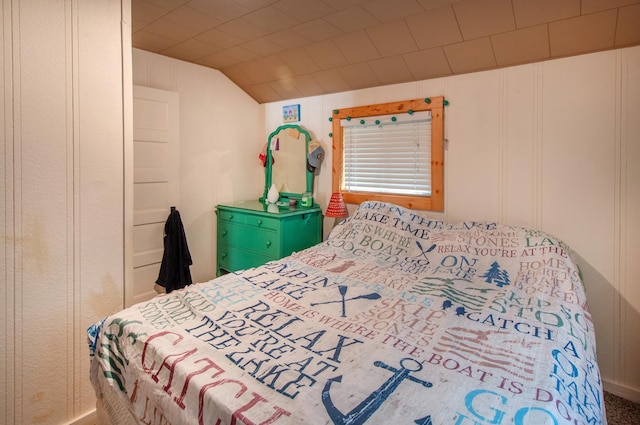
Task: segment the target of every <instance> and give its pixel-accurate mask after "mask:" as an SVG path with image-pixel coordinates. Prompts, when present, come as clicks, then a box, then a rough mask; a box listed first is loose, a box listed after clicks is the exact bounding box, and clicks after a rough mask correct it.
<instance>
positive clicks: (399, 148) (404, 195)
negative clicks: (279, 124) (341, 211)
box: [332, 97, 444, 211]
mask: <svg viewBox="0 0 640 425" xmlns="http://www.w3.org/2000/svg"><path fill="white" fill-rule="evenodd" d="M443 105H444V98H443V97H435V98H427V99H416V100H410V101H405V102H392V103H384V104H378V105H369V106H360V107H354V108H345V109H340V110H334V111H333V114H332V121H333V152H334V154H333V191H334V192H342V195H343V197H344V200H345V202H347V203H354V204H359V203H361V202H364V201H367V200H378V201H385V202H392V203H394V204H398V205H402V206H406V207H408V208H415V209H423V210H432V211H442V210H443V209H444V192H443V166H444V164H443V159H444V153H443V136H444V134H443V133H444V127H443V113H444V111H443Z"/></svg>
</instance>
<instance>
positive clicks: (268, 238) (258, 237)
mask: <svg viewBox="0 0 640 425" xmlns="http://www.w3.org/2000/svg"><path fill="white" fill-rule="evenodd" d="M218 244H219V245H223V246H234V247H236V248H242V249H246V250H251V251H254V252H258V253H263V254H266V255H269V256H274V258H277V255H278V252H280V235H279V233H278V232H276V231H275V230H270V229H268V228H263V229H262V230H261V231H256V229H255V228H254V227H251V226H246V225H239V224H236V223H233V224H232V223H220V224H219V225H218Z"/></svg>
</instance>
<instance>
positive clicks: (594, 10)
mask: <svg viewBox="0 0 640 425" xmlns="http://www.w3.org/2000/svg"><path fill="white" fill-rule="evenodd" d="M132 31H133V47H135V48H138V49H142V50H146V51H150V52H155V53H158V54H161V55H165V56H170V57H173V58H176V59H180V60H184V61H187V62H192V63H196V64H199V65H203V66H206V67H210V68H214V69H218V70H220V71H221V72H222V73H224V74H225V75H226V76H227V77H228V78H229V79H231V80H232V81H233V82H234V83H235V84H237V85H238V86H239V87H241V88H242V89H243V90H244V91H246V92H247V93H248V94H249V95H250V96H252V97H253V98H254V99H255V100H256V101H258V102H260V103H265V102H273V101H278V100H286V99H292V98H299V97H306V96H314V95H320V94H325V93H334V92H340V91H348V90H356V89H362V88H367V87H373V86H381V85H386V84H395V83H402V82H408V81H417V80H425V79H430V78H437V77H443V76H448V75H455V74H463V73H468V72H474V71H480V70H486V69H494V68H500V67H506V66H511V65H518V64H524V63H530V62H537V61H543V60H547V59H552V58H560V57H565V56H571V55H577V54H583V53H589V52H595V51H601V50H607V49H613V48H618V47H625V46H632V45H638V44H640V0H462V1H457V0H132Z"/></svg>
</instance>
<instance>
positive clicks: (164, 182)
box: [125, 86, 180, 306]
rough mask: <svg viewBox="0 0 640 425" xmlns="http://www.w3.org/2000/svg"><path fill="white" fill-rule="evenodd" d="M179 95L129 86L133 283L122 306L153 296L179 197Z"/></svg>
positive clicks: (126, 292) (126, 291)
mask: <svg viewBox="0 0 640 425" xmlns="http://www.w3.org/2000/svg"><path fill="white" fill-rule="evenodd" d="M178 108H179V101H178V93H175V92H169V91H164V90H158V89H152V88H148V87H141V86H134V88H133V262H132V264H133V279H129V281H128V282H127V284H126V287H125V305H126V306H130V305H132V304H135V303H138V302H142V301H146V300H147V299H149V298H151V297H153V296H154V295H156V294H157V293H156V291H155V290H154V285H155V281H156V279H157V278H158V272H159V271H160V263H161V262H162V254H163V252H164V246H163V236H164V223H165V222H166V220H167V217H168V216H169V212H170V210H171V207H172V206H177V202H178V198H179V171H180V163H179V121H178V120H179V116H178Z"/></svg>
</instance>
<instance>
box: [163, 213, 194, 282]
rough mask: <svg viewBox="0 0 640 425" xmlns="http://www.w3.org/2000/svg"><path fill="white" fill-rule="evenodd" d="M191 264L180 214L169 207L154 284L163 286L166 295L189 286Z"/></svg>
mask: <svg viewBox="0 0 640 425" xmlns="http://www.w3.org/2000/svg"><path fill="white" fill-rule="evenodd" d="M191 264H193V263H192V261H191V253H189V246H188V245H187V236H186V235H185V233H184V227H183V226H182V220H181V219H180V213H179V212H178V210H176V209H175V207H171V213H170V214H169V218H168V219H167V222H166V223H165V225H164V253H163V254H162V264H161V265H160V274H159V276H158V280H156V283H157V284H158V285H160V286H163V287H164V288H165V289H166V291H167V293H169V292H171V291H173V290H174V289H181V288H184V287H185V286H187V285H191V283H193V282H192V281H191V272H190V271H189V266H190V265H191Z"/></svg>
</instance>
